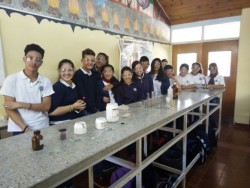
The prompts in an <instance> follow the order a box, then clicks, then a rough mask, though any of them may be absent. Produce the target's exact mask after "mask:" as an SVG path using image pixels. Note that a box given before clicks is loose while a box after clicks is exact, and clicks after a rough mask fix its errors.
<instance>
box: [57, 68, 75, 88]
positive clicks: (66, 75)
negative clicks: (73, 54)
mask: <svg viewBox="0 0 250 188" xmlns="http://www.w3.org/2000/svg"><path fill="white" fill-rule="evenodd" d="M74 73H75V71H74V68H73V67H72V66H71V64H70V63H64V64H63V65H62V66H61V68H60V69H59V74H60V78H61V79H62V80H64V81H65V82H67V83H69V84H70V83H71V80H72V78H73V76H74Z"/></svg>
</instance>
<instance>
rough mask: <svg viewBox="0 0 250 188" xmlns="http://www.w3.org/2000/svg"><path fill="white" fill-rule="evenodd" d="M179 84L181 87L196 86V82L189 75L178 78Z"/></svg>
mask: <svg viewBox="0 0 250 188" xmlns="http://www.w3.org/2000/svg"><path fill="white" fill-rule="evenodd" d="M176 78H177V80H178V82H179V83H180V84H181V85H185V86H187V85H191V84H194V80H193V78H192V77H191V76H190V74H187V75H186V76H184V77H183V76H180V75H178V76H176Z"/></svg>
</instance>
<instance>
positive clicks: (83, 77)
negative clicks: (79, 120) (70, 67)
mask: <svg viewBox="0 0 250 188" xmlns="http://www.w3.org/2000/svg"><path fill="white" fill-rule="evenodd" d="M81 62H82V67H81V68H80V69H79V70H77V71H76V72H75V75H74V77H73V82H74V83H75V84H76V88H77V92H78V95H79V97H80V99H82V100H84V102H85V103H86V110H84V112H85V115H89V114H93V113H96V112H97V82H98V80H99V79H100V74H99V73H98V72H96V71H91V70H92V68H93V66H94V63H95V52H94V51H93V50H91V49H89V48H87V49H85V50H83V51H82V59H81Z"/></svg>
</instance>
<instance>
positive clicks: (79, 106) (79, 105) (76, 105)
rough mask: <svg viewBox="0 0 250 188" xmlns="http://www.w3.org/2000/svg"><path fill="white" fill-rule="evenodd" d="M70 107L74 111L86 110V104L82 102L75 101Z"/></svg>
mask: <svg viewBox="0 0 250 188" xmlns="http://www.w3.org/2000/svg"><path fill="white" fill-rule="evenodd" d="M72 106H73V109H74V110H83V109H84V108H86V103H85V102H84V101H83V100H77V101H76V102H75V103H74V104H73V105H72Z"/></svg>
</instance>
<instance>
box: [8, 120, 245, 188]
mask: <svg viewBox="0 0 250 188" xmlns="http://www.w3.org/2000/svg"><path fill="white" fill-rule="evenodd" d="M7 136H9V135H6V133H4V134H3V138H4V137H7ZM249 174H250V125H234V126H233V125H228V124H227V125H223V126H222V131H221V137H220V139H219V142H218V146H217V147H214V148H213V150H212V152H211V153H210V154H209V156H208V157H207V159H206V162H205V163H204V164H202V165H199V166H194V167H193V168H192V169H191V171H190V172H189V173H188V175H187V178H186V188H236V187H239V188H249V187H250V176H249ZM74 182H75V184H76V186H77V187H79V188H83V187H84V188H85V187H88V185H87V172H84V173H82V174H81V175H79V176H76V177H75V178H74ZM179 187H181V186H179Z"/></svg>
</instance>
